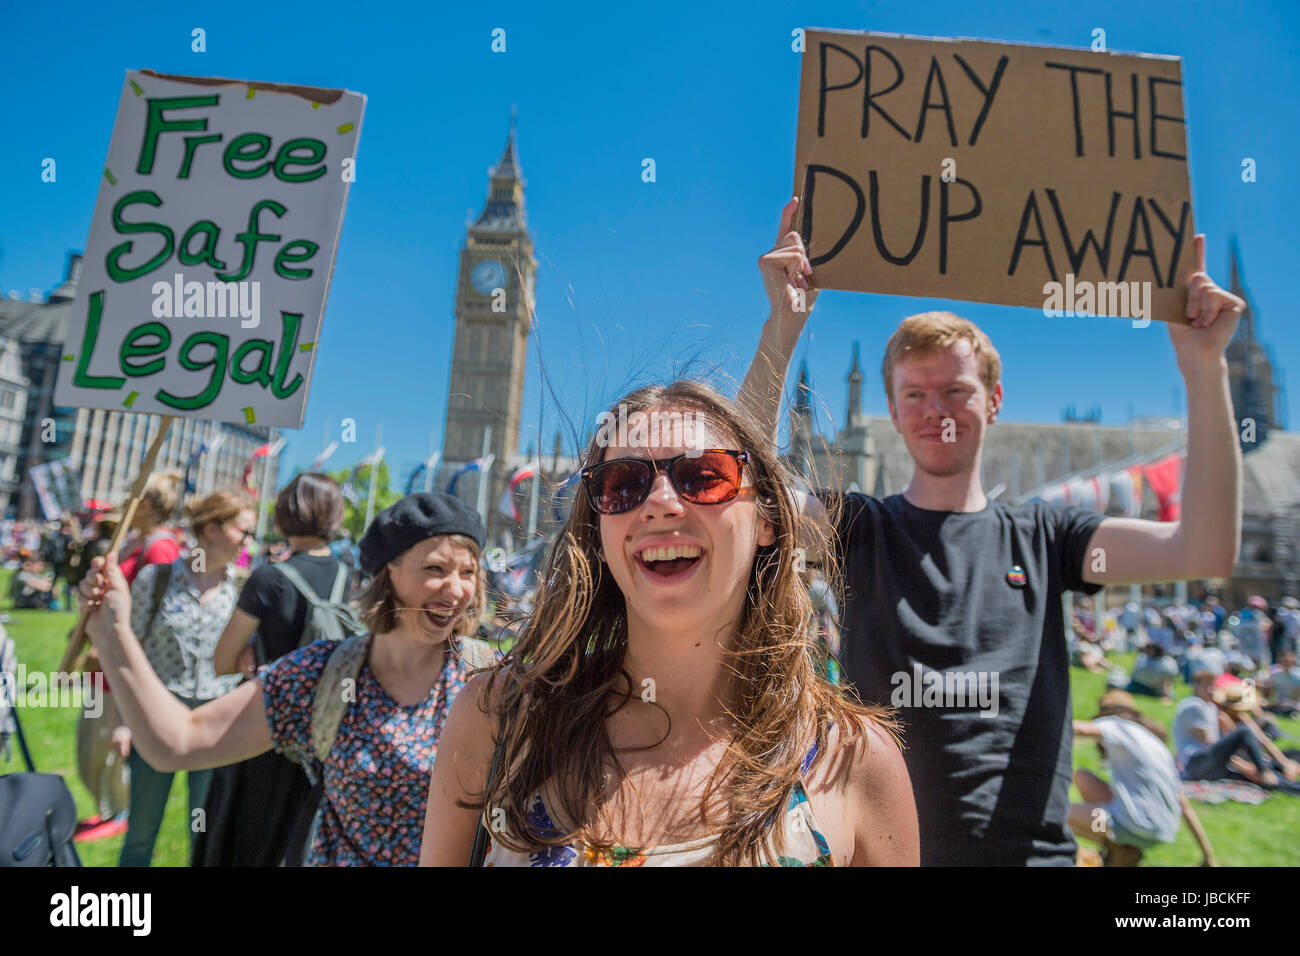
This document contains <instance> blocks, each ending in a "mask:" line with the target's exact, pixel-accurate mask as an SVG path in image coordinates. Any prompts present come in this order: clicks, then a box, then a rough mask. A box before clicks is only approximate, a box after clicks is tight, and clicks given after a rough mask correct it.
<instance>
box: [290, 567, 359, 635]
mask: <svg viewBox="0 0 1300 956" xmlns="http://www.w3.org/2000/svg"><path fill="white" fill-rule="evenodd" d="M271 567H273V568H275V569H276V570H278V571H279V572H280V573H281V574H283V575H284V576H285V577H286V578H288V579H289V583H290V584H292V585H293V586H294V589H295V590H297V592H298V593H299V594H301V595H302V596H303V598H304V599H306V601H307V602H308V603H309V604H310V605H311V609H310V610H309V611H308V612H307V621H306V623H305V624H304V625H303V628H302V634H301V635H300V637H299V638H298V646H299V647H306V646H307V645H308V644H311V643H314V642H315V641H343V640H346V639H347V638H349V637H354V636H356V635H358V634H364V633H366V628H365V625H364V624H362V623H361V622H360V621H358V620H357V616H356V615H355V614H354V613H352V609H351V608H350V607H348V605H347V603H346V600H345V598H346V593H347V587H348V569H347V568H346V567H345V566H344V565H343V564H342V563H340V564H339V567H338V571H337V573H336V574H335V575H334V587H333V589H332V590H331V591H330V596H329V597H328V598H322V597H321V596H320V595H318V594H317V593H316V592H315V591H313V590H312V588H311V585H309V584H308V583H307V579H306V578H304V577H303V576H302V574H301V573H299V571H298V569H297V568H295V567H293V566H292V565H290V564H289V562H287V561H281V562H279V563H276V564H272V565H271Z"/></svg>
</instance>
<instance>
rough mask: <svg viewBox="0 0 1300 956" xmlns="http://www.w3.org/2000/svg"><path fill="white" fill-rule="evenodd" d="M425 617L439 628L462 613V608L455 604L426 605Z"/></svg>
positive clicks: (445, 625)
mask: <svg viewBox="0 0 1300 956" xmlns="http://www.w3.org/2000/svg"><path fill="white" fill-rule="evenodd" d="M423 610H424V619H425V620H426V621H428V622H429V623H430V624H432V625H433V626H434V627H435V628H437V629H438V630H441V629H442V628H444V627H447V626H448V625H450V624H451V623H452V622H453V621H455V620H456V618H457V616H458V615H459V614H460V608H459V607H457V606H456V605H454V604H426V605H424V608H423Z"/></svg>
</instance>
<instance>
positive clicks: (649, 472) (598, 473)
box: [581, 448, 749, 515]
mask: <svg viewBox="0 0 1300 956" xmlns="http://www.w3.org/2000/svg"><path fill="white" fill-rule="evenodd" d="M748 461H749V452H747V451H729V450H727V449H725V448H709V449H706V450H705V451H691V452H685V453H683V454H681V455H674V456H673V457H671V458H655V459H650V458H614V459H612V460H610V461H602V462H601V463H600V464H598V465H588V466H587V467H586V468H584V469H582V472H581V474H582V484H583V487H585V488H586V489H587V499H588V500H589V501H590V502H591V507H592V509H593V510H595V511H596V513H597V514H602V515H618V514H624V513H625V512H628V511H631V510H632V509H633V508H637V507H640V505H641V503H642V502H643V501H645V500H646V498H648V497H650V489H651V488H653V487H654V483H655V477H656V476H657V475H658V474H659V472H661V471H662V472H664V473H665V474H667V475H668V480H669V481H670V482H672V486H673V488H674V489H675V490H676V491H677V494H679V495H680V496H681V497H682V500H684V501H689V502H690V503H691V504H693V505H720V504H722V503H723V502H724V501H730V500H731V499H732V498H734V497H736V495H737V494H738V493H739V492H740V478H741V474H742V469H743V466H744V465H745V463H746V462H748Z"/></svg>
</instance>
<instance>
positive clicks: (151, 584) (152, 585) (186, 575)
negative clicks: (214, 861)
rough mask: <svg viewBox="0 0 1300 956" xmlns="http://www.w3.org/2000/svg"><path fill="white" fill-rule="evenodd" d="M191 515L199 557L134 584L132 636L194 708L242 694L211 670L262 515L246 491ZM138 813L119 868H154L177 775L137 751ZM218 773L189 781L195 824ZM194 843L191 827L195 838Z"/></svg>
mask: <svg viewBox="0 0 1300 956" xmlns="http://www.w3.org/2000/svg"><path fill="white" fill-rule="evenodd" d="M186 516H187V518H188V523H189V526H190V528H191V529H192V531H193V533H194V539H195V542H196V545H195V548H194V554H193V557H192V558H188V559H187V558H176V559H175V560H173V561H171V562H170V563H168V564H148V565H145V566H144V567H143V568H140V569H139V571H138V572H137V574H136V576H135V581H134V583H133V584H132V586H131V597H132V604H131V609H132V615H131V627H132V630H133V631H134V632H135V633H136V634H138V635H139V636H140V643H141V645H142V647H143V649H144V654H145V657H146V658H148V660H149V663H150V665H151V666H152V667H153V669H154V672H155V673H156V674H157V675H158V677H159V678H160V679H161V680H162V682H163V684H164V685H165V686H166V688H167V690H168V691H170V692H171V694H172V695H173V696H174V697H176V698H177V699H178V700H179V701H181V703H183V704H184V705H185V706H186V707H188V708H190V709H191V710H192V709H194V708H195V707H198V706H200V705H201V704H203V703H206V702H207V701H210V700H215V699H216V698H218V697H220V696H222V695H223V694H226V693H228V692H229V691H231V690H233V689H234V688H235V684H236V679H235V678H229V677H225V678H223V677H221V676H219V675H218V674H217V673H216V671H215V670H214V669H213V666H212V655H213V652H214V651H215V650H216V644H217V638H218V637H219V636H220V634H221V627H222V625H224V623H225V622H226V621H227V620H229V619H230V615H231V613H232V612H233V611H234V608H235V600H236V598H237V596H238V593H237V588H236V586H235V569H234V561H235V559H236V557H237V556H238V554H239V551H240V549H241V548H242V547H243V544H244V542H245V540H246V539H247V538H248V537H249V536H250V535H251V534H252V533H253V530H254V528H255V526H256V524H257V515H256V514H255V512H254V511H253V502H252V499H251V498H249V497H248V495H247V494H245V493H244V492H243V491H218V492H215V493H214V494H211V495H208V496H207V497H206V498H201V499H199V500H197V501H194V502H192V503H191V504H190V505H189V507H188V508H187V509H186ZM128 760H129V762H130V766H131V808H130V812H129V816H128V819H127V832H126V840H125V842H124V843H123V845H122V854H121V856H120V858H119V860H118V865H119V866H149V865H150V862H151V860H152V858H153V850H154V844H155V843H156V842H157V839H158V830H159V828H160V827H161V826H162V818H163V811H164V809H165V808H166V805H167V795H168V793H169V792H170V791H171V785H172V777H173V776H174V774H173V773H171V772H170V771H168V772H163V771H158V770H155V769H154V768H153V767H152V766H151V765H150V764H149V763H148V761H146V760H145V759H144V757H143V756H141V755H140V754H139V753H138V752H137V751H136V750H135V749H134V748H133V749H132V751H131V754H130V757H129V758H128ZM211 780H212V771H211V770H201V771H197V772H194V771H191V772H190V773H189V774H188V775H187V779H186V782H187V785H188V789H189V808H190V817H191V819H192V818H193V816H194V811H195V810H198V809H201V808H202V807H203V806H204V804H205V803H206V801H207V796H208V786H209V784H210V783H211ZM194 837H195V830H194V828H192V827H191V828H190V839H191V842H193V840H194Z"/></svg>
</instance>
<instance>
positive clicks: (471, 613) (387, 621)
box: [361, 534, 487, 637]
mask: <svg viewBox="0 0 1300 956" xmlns="http://www.w3.org/2000/svg"><path fill="white" fill-rule="evenodd" d="M436 537H446V538H450V539H451V541H452V543H453V544H457V545H460V546H461V547H462V548H465V549H467V550H468V551H469V552H470V553H471V554H472V555H474V565H475V567H476V568H477V569H478V570H477V573H476V574H475V577H474V600H473V601H471V602H470V605H469V607H467V608H466V609H465V613H464V614H462V615H461V616H460V619H459V620H457V621H456V625H455V627H453V628H452V636H454V637H465V636H466V635H469V634H473V633H474V631H475V630H476V629H477V628H478V622H479V619H480V618H482V617H483V613H484V611H485V609H486V608H487V582H486V580H485V578H486V576H485V575H484V573H483V560H482V554H481V553H480V551H479V546H478V542H477V541H475V540H474V539H473V538H471V537H469V536H468V535H464V534H448V535H436ZM402 610H403V608H402V605H401V603H400V602H399V601H398V600H397V592H396V591H395V590H394V589H393V579H392V575H391V574H389V572H388V565H387V564H385V565H384V566H383V567H382V568H380V569H379V573H378V574H376V575H375V576H374V578H372V579H371V581H370V587H368V588H366V590H365V593H364V594H362V595H361V623H363V624H364V625H365V626H366V627H367V628H368V629H369V630H370V632H371V633H372V634H387V633H388V632H389V631H391V630H393V629H394V628H395V627H397V616H398V615H399V614H400V613H401V612H402Z"/></svg>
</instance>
